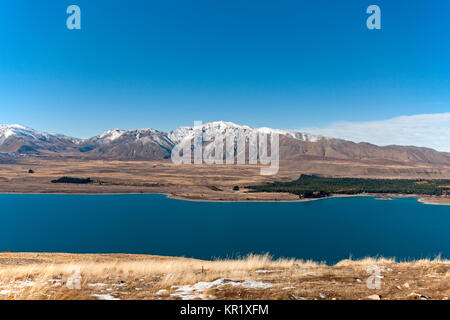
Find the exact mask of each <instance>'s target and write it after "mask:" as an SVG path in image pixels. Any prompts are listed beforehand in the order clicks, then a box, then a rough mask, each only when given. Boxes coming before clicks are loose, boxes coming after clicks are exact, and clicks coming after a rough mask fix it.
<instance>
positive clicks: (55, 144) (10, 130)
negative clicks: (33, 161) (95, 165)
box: [0, 124, 81, 154]
mask: <svg viewBox="0 0 450 320" xmlns="http://www.w3.org/2000/svg"><path fill="white" fill-rule="evenodd" d="M80 141H81V140H80V139H76V138H70V137H66V136H64V135H60V134H53V133H47V132H40V131H37V130H34V129H31V128H28V127H25V126H22V125H19V124H12V125H0V152H1V153H19V154H39V153H40V152H41V151H48V152H62V151H66V152H67V151H71V150H70V149H71V148H75V146H76V145H77V144H78V143H80Z"/></svg>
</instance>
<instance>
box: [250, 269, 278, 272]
mask: <svg viewBox="0 0 450 320" xmlns="http://www.w3.org/2000/svg"><path fill="white" fill-rule="evenodd" d="M255 272H256V273H277V272H283V270H262V269H261V270H256V271H255Z"/></svg>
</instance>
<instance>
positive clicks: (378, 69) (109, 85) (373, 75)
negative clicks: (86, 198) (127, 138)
mask: <svg viewBox="0 0 450 320" xmlns="http://www.w3.org/2000/svg"><path fill="white" fill-rule="evenodd" d="M71 4H76V5H79V6H80V8H81V12H82V29H81V30H72V31H70V30H68V29H67V28H66V19H67V16H68V15H67V14H66V8H67V7H68V6H69V5H71ZM371 4H377V5H379V6H380V8H381V14H382V29H381V30H368V29H367V28H366V19H367V17H368V15H367V14H366V8H367V7H368V6H369V5H371ZM449 14H450V2H448V1H437V0H430V1H401V0H389V1H379V0H371V1H364V0H345V1H343V0H342V1H336V0H329V1H325V0H315V1H300V0H292V1H286V0H280V1H265V0H259V1H251V0H249V1H242V0H239V1H237V0H227V1H223V0H194V1H180V0H178V1H173V0H160V1H151V0H149V1H137V0H127V1H114V0H108V1H104V0H95V1H92V0H91V1H85V0H71V1H64V0H59V1H50V0H41V1H25V0H3V1H1V3H0V123H2V124H6V123H20V124H23V125H27V126H29V127H32V128H35V129H38V130H46V131H51V132H59V133H63V134H67V135H71V136H77V137H89V136H93V135H96V134H98V133H100V132H102V131H105V130H107V129H111V128H121V129H135V128H142V127H152V128H155V129H159V130H168V129H172V128H175V127H178V126H181V125H192V124H193V121H194V120H202V121H203V122H207V121H214V120H226V121H233V122H236V123H240V124H248V125H251V126H255V127H258V126H269V127H276V128H287V129H299V128H315V129H316V131H320V130H317V128H330V127H331V128H333V127H334V126H335V123H336V122H342V121H345V122H351V123H366V122H377V121H382V120H386V119H391V118H396V117H400V116H413V115H418V114H440V113H445V112H449V111H450V90H449V88H450V41H448V37H449V34H450V19H448V16H449ZM413 119H415V118H413ZM441 125H442V124H441ZM358 130H359V129H358ZM330 134H332V133H330ZM386 143H388V142H386ZM449 148H450V147H449Z"/></svg>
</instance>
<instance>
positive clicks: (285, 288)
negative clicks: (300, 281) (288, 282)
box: [281, 287, 296, 290]
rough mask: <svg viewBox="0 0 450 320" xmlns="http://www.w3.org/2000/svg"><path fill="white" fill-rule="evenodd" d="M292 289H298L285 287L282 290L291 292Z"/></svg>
mask: <svg viewBox="0 0 450 320" xmlns="http://www.w3.org/2000/svg"><path fill="white" fill-rule="evenodd" d="M290 289H296V287H284V288H282V289H281V290H290Z"/></svg>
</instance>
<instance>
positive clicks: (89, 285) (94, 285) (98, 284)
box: [88, 283, 107, 287]
mask: <svg viewBox="0 0 450 320" xmlns="http://www.w3.org/2000/svg"><path fill="white" fill-rule="evenodd" d="M106 286H107V284H106V283H88V287H106Z"/></svg>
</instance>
